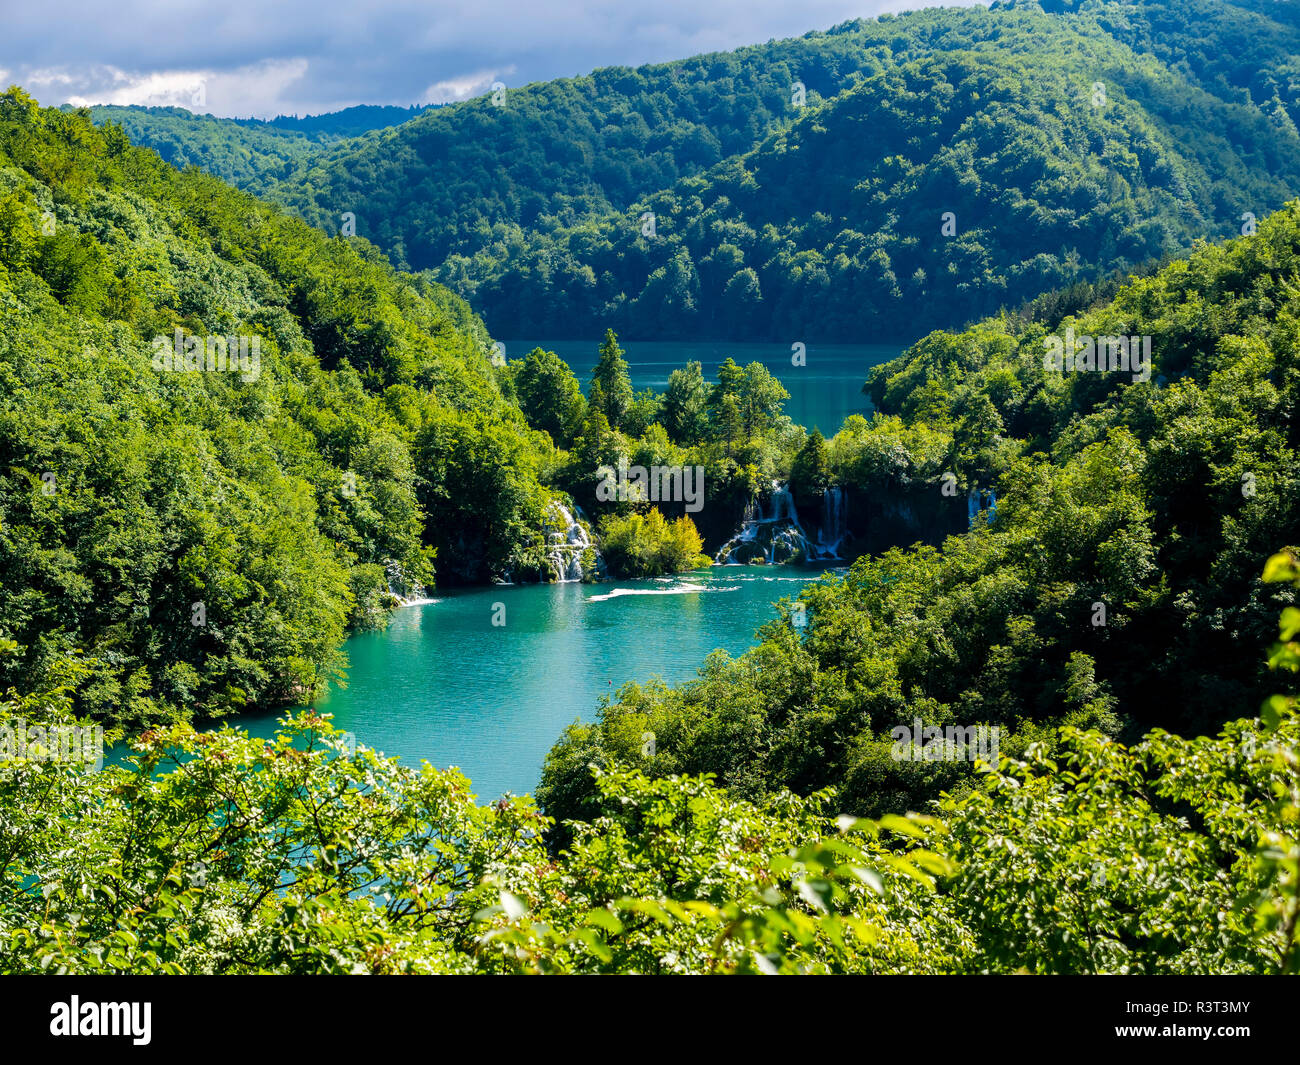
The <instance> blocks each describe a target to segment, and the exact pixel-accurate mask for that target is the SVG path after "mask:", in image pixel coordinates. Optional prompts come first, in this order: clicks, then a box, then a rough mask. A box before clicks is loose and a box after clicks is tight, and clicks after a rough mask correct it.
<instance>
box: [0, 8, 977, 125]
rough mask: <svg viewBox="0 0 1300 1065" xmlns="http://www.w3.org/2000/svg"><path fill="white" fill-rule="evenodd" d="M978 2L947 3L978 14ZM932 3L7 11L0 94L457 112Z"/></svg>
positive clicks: (261, 109)
mask: <svg viewBox="0 0 1300 1065" xmlns="http://www.w3.org/2000/svg"><path fill="white" fill-rule="evenodd" d="M974 2H975V0H946V6H969V5H970V4H972V3H974ZM929 6H936V5H934V4H931V3H927V2H926V0H857V2H853V0H425V2H423V3H421V2H417V0H350V2H340V0H286V2H272V0H260V2H259V0H217V2H215V3H214V2H212V0H202V2H195V0H90V2H79V0H47V2H44V3H35V4H33V3H22V2H21V0H0V86H8V85H10V84H18V85H21V86H22V87H23V88H24V89H26V90H27V91H28V92H29V93H31V95H32V96H34V97H36V99H37V100H39V101H40V102H41V103H42V104H45V105H47V106H49V105H54V106H57V105H59V104H64V103H72V104H75V105H83V104H97V103H115V104H150V105H175V106H181V107H187V108H189V109H190V110H192V111H197V112H201V113H211V114H214V115H219V116H222V117H259V118H271V117H274V116H275V115H277V114H320V113H323V112H326V111H337V110H339V109H340V108H343V107H349V106H352V105H354V104H400V105H402V106H407V105H410V104H416V103H419V104H423V103H444V102H448V101H453V100H462V99H466V98H468V97H470V96H476V95H478V94H480V93H482V92H486V91H487V90H488V89H489V88H490V87H491V86H492V84H493V83H494V82H498V81H499V82H501V83H502V84H504V85H507V86H516V85H524V84H527V83H528V82H532V81H543V80H546V79H549V78H556V77H570V76H574V75H580V74H586V73H588V72H590V71H591V70H594V69H595V68H597V67H603V66H638V65H640V64H642V63H655V62H664V61H666V60H670V59H683V58H685V57H687V56H692V55H697V54H699V53H701V52H713V51H725V50H728V49H732V48H738V47H741V46H742V45H746V44H761V43H762V42H764V41H767V40H771V39H773V38H781V37H794V36H799V35H801V34H803V33H806V32H808V31H809V30H824V29H829V28H830V27H831V26H833V25H835V24H837V23H839V22H843V21H844V20H845V19H850V18H864V17H870V16H874V15H877V14H880V13H882V12H893V11H901V10H909V9H916V8H920V7H929Z"/></svg>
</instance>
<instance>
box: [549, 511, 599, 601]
mask: <svg viewBox="0 0 1300 1065" xmlns="http://www.w3.org/2000/svg"><path fill="white" fill-rule="evenodd" d="M547 519H548V520H547V522H546V524H545V526H544V530H545V533H546V540H547V549H546V560H547V561H548V562H549V563H550V564H551V568H552V571H553V572H554V573H555V575H556V580H557V581H558V582H559V583H561V584H569V583H572V582H574V581H580V580H582V553H583V552H584V551H586V550H587V549H588V548H589V547H591V537H590V536H588V535H587V530H586V529H584V528H583V527H582V525H581V523H579V522H578V521H577V519H575V518H574V516H573V515H572V514H571V513H570V512H569V508H568V507H566V506H565V505H564V504H563V503H561V502H559V501H558V500H557V501H554V502H552V503H551V505H550V507H549V508H548V509H547ZM551 519H553V520H551Z"/></svg>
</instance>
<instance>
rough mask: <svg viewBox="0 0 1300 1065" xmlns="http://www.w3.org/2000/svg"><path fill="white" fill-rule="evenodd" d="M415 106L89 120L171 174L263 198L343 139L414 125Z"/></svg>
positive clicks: (117, 114) (171, 111)
mask: <svg viewBox="0 0 1300 1065" xmlns="http://www.w3.org/2000/svg"><path fill="white" fill-rule="evenodd" d="M423 110H425V109H424V108H422V107H376V106H359V107H348V108H344V109H343V110H342V111H334V112H331V113H329V114H324V115H308V116H306V117H303V118H298V117H295V116H290V115H280V116H278V117H277V118H273V119H271V120H269V121H262V120H260V119H255V118H244V119H239V118H216V117H214V116H213V115H204V114H196V113H194V112H191V111H188V110H186V109H185V108H183V107H119V106H116V105H103V106H98V107H92V108H89V111H90V117H91V121H93V122H94V123H95V124H96V125H99V126H102V125H105V124H107V123H109V122H111V123H113V124H115V125H118V126H121V127H122V129H123V130H125V131H126V135H127V136H128V137H129V138H130V140H131V143H132V144H139V145H143V146H144V147H146V148H152V149H153V150H154V151H156V152H157V153H158V154H159V155H161V156H162V157H163V158H164V159H165V160H167V162H169V163H171V164H172V165H173V166H175V167H177V168H178V169H184V168H185V167H187V166H197V167H199V168H200V169H202V170H206V171H207V172H208V173H209V174H215V175H216V176H217V177H219V178H221V179H222V180H223V181H228V182H230V183H231V184H232V185H236V186H238V187H239V188H242V189H248V190H250V191H253V192H264V191H265V190H266V189H267V188H269V187H270V186H271V185H273V184H274V183H275V182H276V181H278V180H279V179H281V178H283V177H285V176H286V175H287V174H288V173H289V172H290V171H291V169H292V168H293V166H294V164H296V163H300V162H302V161H304V160H306V159H308V158H310V157H311V156H313V155H315V154H316V153H318V152H321V151H323V150H324V149H325V148H326V147H328V146H331V145H335V144H337V143H338V142H339V141H341V140H343V139H344V138H346V137H359V136H361V135H363V134H365V133H369V132H370V131H372V130H376V129H382V128H384V127H385V126H395V125H398V124H399V123H402V122H405V121H407V120H408V119H411V118H414V117H415V116H416V115H418V114H419V113H420V112H421V111H423Z"/></svg>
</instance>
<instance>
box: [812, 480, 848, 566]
mask: <svg viewBox="0 0 1300 1065" xmlns="http://www.w3.org/2000/svg"><path fill="white" fill-rule="evenodd" d="M847 517H848V497H847V496H845V494H844V489H843V488H839V487H834V488H828V489H826V491H824V492H823V493H822V525H821V529H820V530H819V531H818V535H817V543H816V545H815V547H816V552H815V554H814V555H813V557H814V558H817V559H824V560H830V559H838V558H839V557H840V545H841V544H842V543H843V542H844V538H845V537H846V536H847V535H848V528H847V527H846V523H847Z"/></svg>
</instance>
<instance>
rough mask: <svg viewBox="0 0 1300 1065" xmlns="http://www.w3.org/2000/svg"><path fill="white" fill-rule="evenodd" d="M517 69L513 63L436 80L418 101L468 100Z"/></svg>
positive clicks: (440, 102)
mask: <svg viewBox="0 0 1300 1065" xmlns="http://www.w3.org/2000/svg"><path fill="white" fill-rule="evenodd" d="M516 69H517V68H516V67H515V65H514V64H513V63H512V64H510V66H508V67H502V68H495V67H494V68H492V69H490V70H476V71H474V72H473V73H472V74H464V75H462V76H461V77H458V78H448V79H447V80H446V81H435V82H434V83H433V84H432V85H430V86H429V87H428V88H427V89H425V90H424V93H423V95H422V96H421V97H420V99H419V101H418V102H419V103H422V104H450V103H455V102H456V101H457V100H468V99H469V98H470V97H472V96H480V95H482V94H483V93H485V92H487V91H488V89H490V88H491V87H492V84H493V82H497V81H501V82H504V81H505V79H506V78H508V77H509V76H510V75H511V74H513V73H514V72H515V70H516Z"/></svg>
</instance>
